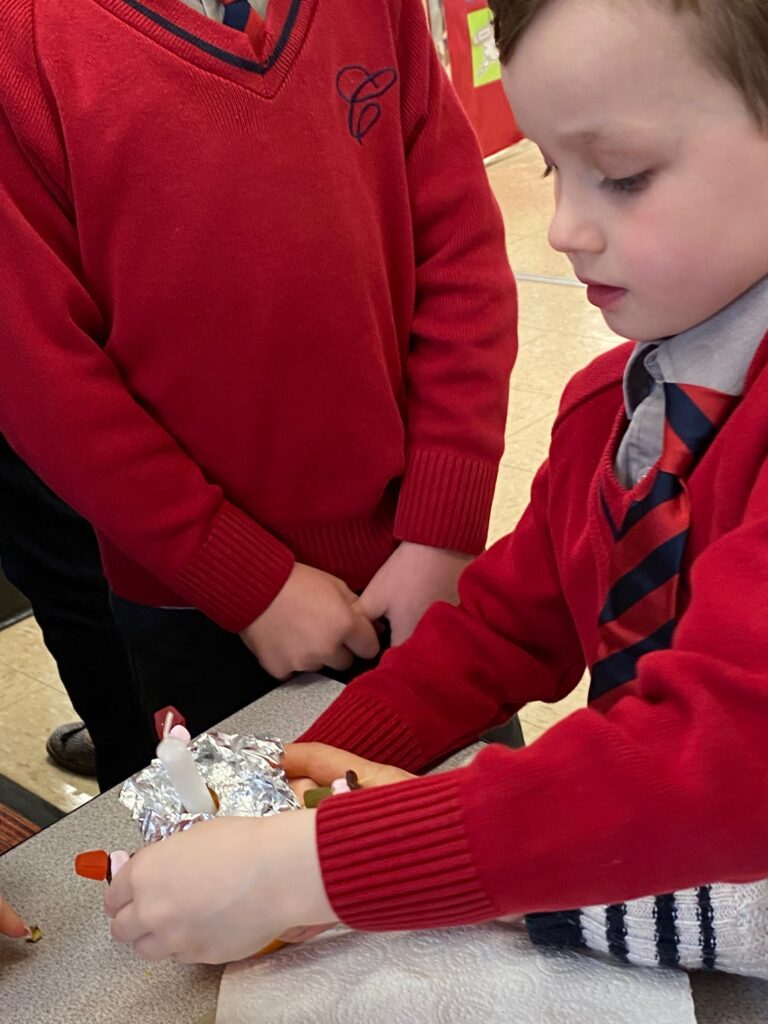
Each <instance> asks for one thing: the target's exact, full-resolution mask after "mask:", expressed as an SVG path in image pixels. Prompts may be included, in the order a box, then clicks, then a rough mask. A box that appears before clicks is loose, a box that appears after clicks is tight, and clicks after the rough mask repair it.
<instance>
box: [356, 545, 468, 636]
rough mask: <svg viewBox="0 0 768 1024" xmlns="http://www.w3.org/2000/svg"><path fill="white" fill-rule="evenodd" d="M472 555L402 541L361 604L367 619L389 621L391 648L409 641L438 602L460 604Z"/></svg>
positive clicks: (367, 589) (373, 580) (378, 574)
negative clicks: (462, 581)
mask: <svg viewBox="0 0 768 1024" xmlns="http://www.w3.org/2000/svg"><path fill="white" fill-rule="evenodd" d="M472 558H473V556H472V555H465V554H462V553H461V552H459V551H446V550H445V549H443V548H431V547H427V546H426V545H425V544H411V543H410V542H409V541H403V542H402V543H401V544H400V546H399V547H398V548H397V549H396V550H395V551H393V553H392V554H391V555H390V557H389V558H388V559H387V561H386V562H385V563H384V565H382V567H381V568H380V569H379V571H378V572H377V573H376V575H375V576H374V577H373V579H372V580H371V582H370V583H369V584H368V586H367V587H366V588H365V590H364V591H363V593H362V596H361V598H360V600H359V602H358V604H359V607H360V608H361V609H362V611H363V612H364V613H365V615H366V617H367V618H369V619H371V620H375V619H379V618H387V619H389V624H390V626H391V627H392V646H393V647H397V645H398V644H401V643H403V641H404V640H407V639H408V637H409V636H410V635H411V633H412V632H413V631H414V629H415V628H416V625H417V623H418V621H419V619H420V618H421V616H422V615H423V614H424V612H425V611H426V610H427V608H429V606H430V605H431V604H434V602H435V601H448V602H449V603H450V604H456V603H457V602H458V592H457V584H458V580H459V576H460V575H461V572H462V570H463V569H464V568H465V567H466V566H467V565H469V563H470V562H471V561H472Z"/></svg>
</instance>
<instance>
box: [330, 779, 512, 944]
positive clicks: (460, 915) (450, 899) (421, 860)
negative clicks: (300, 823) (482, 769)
mask: <svg viewBox="0 0 768 1024" xmlns="http://www.w3.org/2000/svg"><path fill="white" fill-rule="evenodd" d="M317 845H318V853H319V856H320V866H321V869H322V873H323V882H324V884H325V889H326V893H327V894H328V898H329V900H330V902H331V905H332V906H333V909H334V910H335V911H336V913H337V914H338V915H339V917H340V918H341V920H342V921H343V922H344V923H345V924H347V925H349V926H350V927H352V928H358V929H361V930H365V931H395V930H400V929H406V928H438V927H443V926H448V925H459V924H470V923H473V922H476V921H485V920H488V919H489V918H492V917H494V916H496V911H495V909H494V906H493V904H492V903H491V901H490V899H489V898H488V896H487V894H486V892H485V890H484V889H483V887H482V885H481V884H480V881H479V879H478V876H477V873H476V870H475V865H474V862H473V859H472V855H471V853H470V848H469V844H468V842H467V839H466V836H465V833H464V826H463V820H462V809H461V799H460V792H459V785H458V782H457V781H456V779H455V778H454V773H449V774H446V775H434V776H429V777H428V778H425V779H414V780H413V781H412V782H401V783H396V784H394V785H390V786H381V787H378V788H376V789H370V790H363V791H361V792H356V793H349V794H346V795H341V796H335V797H333V798H331V799H330V800H325V801H324V802H323V803H322V804H321V806H320V809H319V811H318V819H317Z"/></svg>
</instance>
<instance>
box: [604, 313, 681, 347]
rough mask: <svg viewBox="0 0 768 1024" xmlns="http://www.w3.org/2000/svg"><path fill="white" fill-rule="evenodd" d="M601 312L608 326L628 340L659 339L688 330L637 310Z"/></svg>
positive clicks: (620, 336)
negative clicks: (644, 314)
mask: <svg viewBox="0 0 768 1024" xmlns="http://www.w3.org/2000/svg"><path fill="white" fill-rule="evenodd" d="M601 312H602V314H603V319H604V320H605V323H606V326H607V327H609V328H610V330H612V331H613V333H614V334H616V335H617V336H618V337H619V338H624V339H625V340H627V341H637V342H645V341H659V339H660V338H669V337H671V336H672V335H674V334H680V333H681V331H684V330H686V328H685V327H678V326H677V325H675V326H674V327H673V326H672V324H671V323H670V322H666V323H665V321H664V319H663V318H662V317H654V316H651V315H648V316H643V315H642V313H639V312H637V311H633V312H632V313H630V312H629V311H628V310H624V309H622V310H610V309H603V310H601ZM691 326H694V325H693V324H691Z"/></svg>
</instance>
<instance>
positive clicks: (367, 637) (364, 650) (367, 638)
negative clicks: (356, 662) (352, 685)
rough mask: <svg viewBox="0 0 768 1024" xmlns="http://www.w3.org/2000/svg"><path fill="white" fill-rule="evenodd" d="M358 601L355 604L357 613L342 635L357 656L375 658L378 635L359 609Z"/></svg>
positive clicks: (377, 649) (377, 651) (377, 647)
mask: <svg viewBox="0 0 768 1024" xmlns="http://www.w3.org/2000/svg"><path fill="white" fill-rule="evenodd" d="M359 605H360V602H359V601H358V602H357V604H356V605H355V611H356V612H357V614H356V615H355V617H354V621H353V623H352V625H351V627H350V629H349V631H348V632H347V635H346V636H345V637H344V643H345V644H346V646H347V647H348V648H349V649H350V651H352V653H353V654H356V655H357V656H358V658H366V659H368V658H375V657H376V655H377V654H378V653H379V635H378V633H377V632H376V628H375V626H374V625H373V623H372V622H371V620H370V619H367V618H366V617H365V615H364V614H362V613H361V611H360V610H359Z"/></svg>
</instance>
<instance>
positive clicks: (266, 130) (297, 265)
mask: <svg viewBox="0 0 768 1024" xmlns="http://www.w3.org/2000/svg"><path fill="white" fill-rule="evenodd" d="M0 11H1V12H2V24H3V28H2V32H1V33H0V168H2V174H0V266H2V267H3V273H2V275H0V309H1V310H2V327H1V328H0V330H1V332H2V346H0V378H1V379H2V387H0V430H2V432H4V433H5V434H6V435H7V437H8V439H9V441H10V442H11V444H12V445H13V446H14V447H15V448H16V449H17V450H18V452H19V453H20V454H21V456H22V457H23V458H24V459H26V460H27V461H28V462H29V463H30V465H31V466H32V467H33V468H34V469H35V470H37V471H38V472H39V473H40V475H41V476H42V477H43V478H44V479H45V480H46V481H47V482H48V483H49V484H50V485H51V486H52V487H53V488H54V490H56V491H57V492H58V493H59V494H60V495H61V496H62V497H63V498H64V499H65V500H66V501H67V502H69V503H70V504H71V505H73V506H74V507H75V508H76V509H78V510H79V511H80V512H81V513H82V514H83V515H84V516H85V517H86V518H87V519H89V520H90V521H91V522H92V523H93V524H94V526H95V527H96V529H97V532H98V534H99V538H100V542H101V547H102V552H103V556H104V563H105V568H106V572H107V575H108V578H109V580H110V582H111V584H112V586H113V587H114V589H115V590H116V591H117V593H118V594H120V595H121V596H123V597H126V598H129V599H132V600H135V601H138V602H143V603H148V604H169V605H179V604H181V605H185V604H187V605H189V604H191V605H195V606H197V607H198V608H200V609H201V610H202V611H203V612H205V613H206V614H208V615H209V616H211V617H212V618H213V619H215V620H216V621H218V622H219V623H220V624H221V625H223V626H224V627H226V628H229V629H232V630H237V629H241V628H242V627H244V626H245V625H247V624H248V623H249V622H251V621H252V620H253V619H254V618H255V617H256V616H257V615H258V614H260V613H261V611H263V609H264V608H265V607H266V606H267V605H268V604H269V602H270V601H271V600H272V598H273V597H274V595H275V594H276V592H277V591H278V590H279V589H280V587H281V586H282V584H283V583H284V581H285V579H286V577H287V575H288V573H289V571H290V568H291V565H292V563H293V559H294V557H295V558H297V559H299V560H301V561H303V562H307V563H310V564H312V565H315V566H317V567H319V568H322V569H325V570H327V571H329V572H332V573H334V574H337V575H339V576H341V577H342V578H344V579H345V580H346V581H347V583H348V584H349V585H350V586H352V587H354V588H359V587H362V586H364V585H365V583H366V582H367V581H368V580H369V579H370V577H371V576H372V575H373V573H374V572H375V571H376V569H377V568H378V567H379V566H380V565H381V564H382V562H383V561H384V560H385V559H386V558H387V557H388V556H389V554H390V553H391V551H392V550H393V548H394V546H395V544H396V540H397V539H408V540H411V541H416V542H421V543H425V544H431V545H435V546H439V547H446V548H454V549H459V550H464V551H470V552H477V551H479V550H481V549H482V547H483V544H484V541H485V533H486V528H487V520H488V515H489V510H490V503H491V498H492V493H493V486H494V482H495V475H496V468H497V464H498V459H499V456H500V453H501V450H502V444H503V426H504V414H505V408H506V396H507V382H508V374H509V371H510V369H511V364H512V361H513V358H514V352H515V345H516V340H515V298H514V285H513V281H512V278H511V272H510V270H509V267H508V264H507V259H506V254H505V250H504V244H503V231H502V226H501V221H500V217H499V213H498V210H497V207H496V205H495V203H494V200H493V198H492V196H491V194H490V191H489V187H488V183H487V180H486V177H485V173H484V169H483V166H482V162H481V160H480V157H479V153H478V151H477V147H476V145H475V143H474V141H473V139H472V136H471V131H470V129H469V127H468V124H467V122H466V119H465V118H464V116H463V114H462V113H461V111H460V109H459V106H458V103H457V101H456V98H455V96H454V95H453V93H452V91H451V89H450V87H449V86H448V85H447V82H446V79H445V76H444V75H443V73H442V71H441V69H440V68H439V65H438V63H437V60H436V57H435V54H434V51H433V48H432V45H431V40H430V38H429V34H428V30H427V27H426V23H425V20H424V15H423V11H422V9H421V0H383V2H381V3H378V4H375V5H362V6H361V5H360V3H359V2H358V0H333V2H332V3H329V2H327V0H272V2H271V3H270V6H269V10H268V16H267V23H266V35H265V41H264V49H263V52H262V53H259V54H257V53H254V50H253V48H252V46H251V44H250V41H249V40H248V38H247V37H246V36H245V34H244V33H241V32H238V31H236V30H234V29H230V28H227V27H226V26H223V25H220V24H218V23H217V22H215V21H213V20H210V19H207V18H205V17H203V16H202V15H200V14H198V13H197V12H195V11H193V10H191V9H189V8H188V7H186V6H185V5H184V4H182V3H180V2H178V0H146V2H143V0H142V2H140V0H72V2H69V3H66V4H61V3H60V2H58V0H0Z"/></svg>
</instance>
